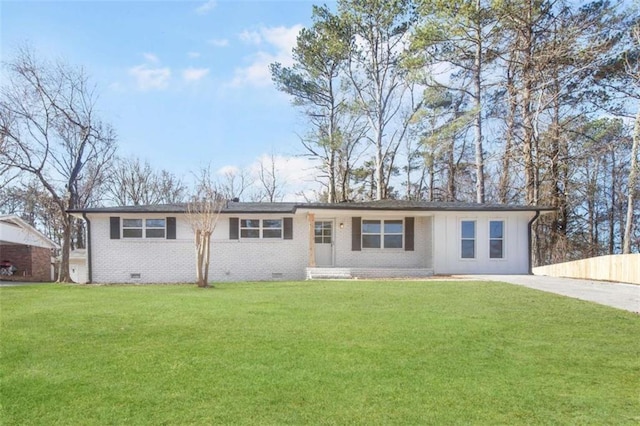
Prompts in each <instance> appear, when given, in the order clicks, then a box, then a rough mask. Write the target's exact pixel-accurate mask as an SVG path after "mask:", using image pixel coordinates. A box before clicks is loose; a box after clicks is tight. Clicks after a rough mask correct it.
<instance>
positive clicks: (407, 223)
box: [404, 217, 415, 251]
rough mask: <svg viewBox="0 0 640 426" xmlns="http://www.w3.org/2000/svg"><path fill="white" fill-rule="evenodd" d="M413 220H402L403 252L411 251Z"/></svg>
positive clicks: (409, 218)
mask: <svg viewBox="0 0 640 426" xmlns="http://www.w3.org/2000/svg"><path fill="white" fill-rule="evenodd" d="M414 221H415V220H414V218H413V217H405V218H404V249H405V251H413V242H414V231H413V229H414Z"/></svg>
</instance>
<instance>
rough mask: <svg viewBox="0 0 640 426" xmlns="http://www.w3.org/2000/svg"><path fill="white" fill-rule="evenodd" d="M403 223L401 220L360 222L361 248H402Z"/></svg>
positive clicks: (368, 220)
mask: <svg viewBox="0 0 640 426" xmlns="http://www.w3.org/2000/svg"><path fill="white" fill-rule="evenodd" d="M403 235H404V222H403V221H402V220H370V219H364V220H363V221H362V248H385V249H393V248H399V249H401V248H402V246H403V245H402V243H403Z"/></svg>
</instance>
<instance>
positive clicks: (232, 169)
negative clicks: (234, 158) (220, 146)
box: [217, 166, 240, 176]
mask: <svg viewBox="0 0 640 426" xmlns="http://www.w3.org/2000/svg"><path fill="white" fill-rule="evenodd" d="M217 173H218V174H219V175H221V176H225V175H237V174H238V173H240V168H239V167H237V166H223V167H221V168H220V169H219V170H218V172H217Z"/></svg>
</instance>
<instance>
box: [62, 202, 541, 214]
mask: <svg viewBox="0 0 640 426" xmlns="http://www.w3.org/2000/svg"><path fill="white" fill-rule="evenodd" d="M186 206H187V205H186V204H185V203H182V204H156V205H145V206H120V207H97V208H87V209H76V210H69V213H185V212H186ZM298 209H304V210H377V211H384V210H386V211H394V210H398V211H429V210H433V211H552V210H554V209H553V208H549V207H541V206H523V205H507V204H478V203H461V202H440V201H437V202H430V201H412V200H380V201H362V202H345V203H245V202H234V201H229V202H227V204H226V206H225V207H224V208H223V209H222V212H223V213H245V214H251V213H263V214H267V213H282V214H286V213H289V214H291V213H295V212H296V210H298Z"/></svg>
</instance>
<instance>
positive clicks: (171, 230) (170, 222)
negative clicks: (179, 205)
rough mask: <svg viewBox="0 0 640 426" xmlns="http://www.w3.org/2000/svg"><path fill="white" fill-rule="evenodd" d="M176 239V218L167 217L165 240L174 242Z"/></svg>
mask: <svg viewBox="0 0 640 426" xmlns="http://www.w3.org/2000/svg"><path fill="white" fill-rule="evenodd" d="M175 239H176V218H175V217H168V218H167V240H175Z"/></svg>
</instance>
